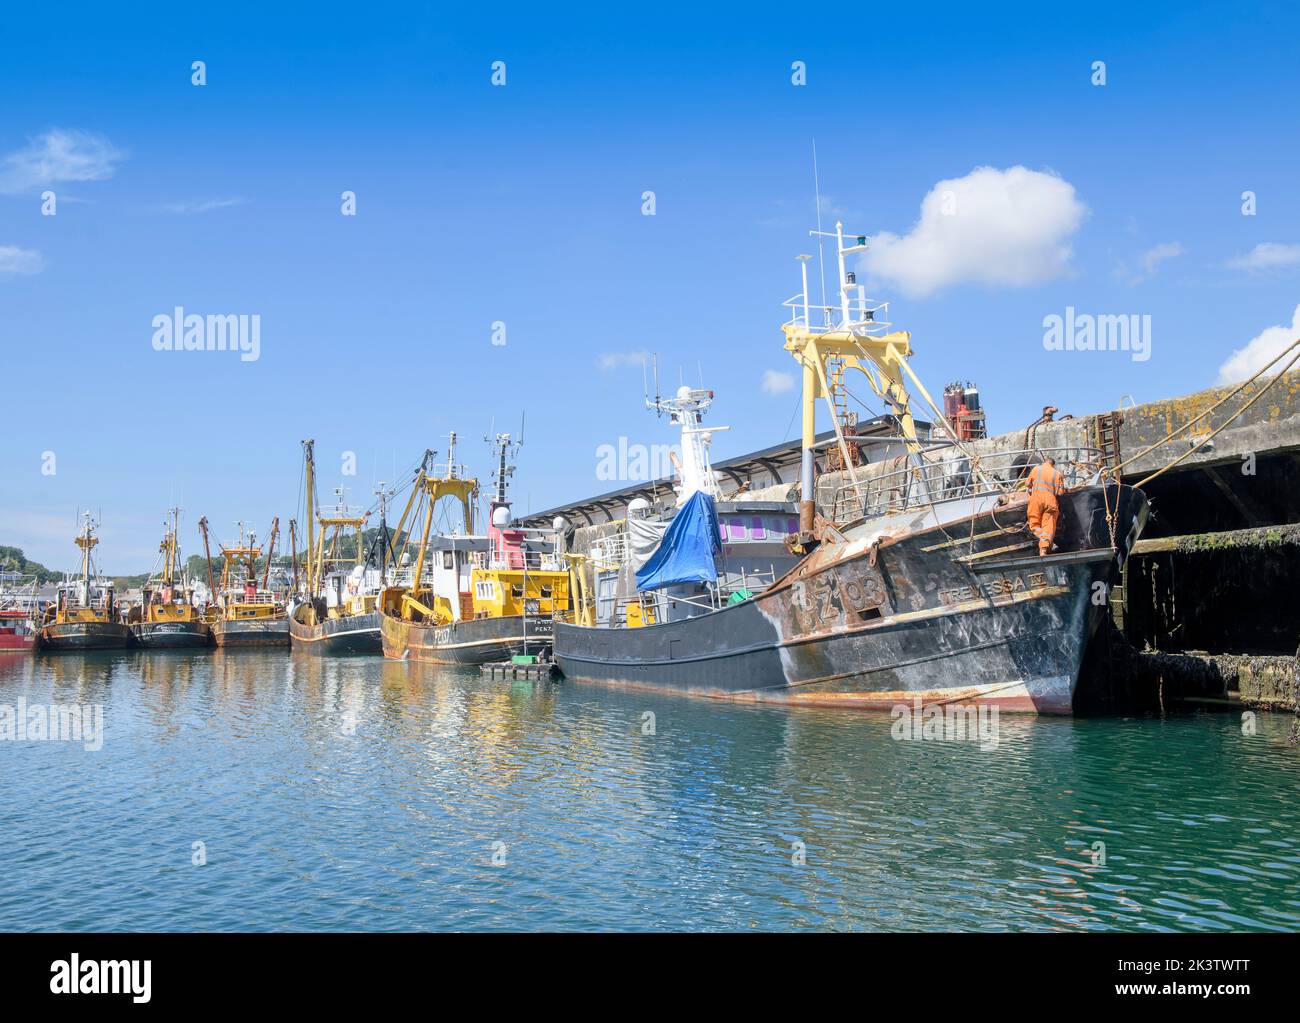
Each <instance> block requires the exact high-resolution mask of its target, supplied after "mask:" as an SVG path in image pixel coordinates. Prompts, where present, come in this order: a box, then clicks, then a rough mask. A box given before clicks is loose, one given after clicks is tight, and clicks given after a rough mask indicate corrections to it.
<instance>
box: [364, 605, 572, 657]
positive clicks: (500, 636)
mask: <svg viewBox="0 0 1300 1023" xmlns="http://www.w3.org/2000/svg"><path fill="white" fill-rule="evenodd" d="M381 628H382V632H383V640H384V656H385V657H393V658H398V659H409V660H412V661H427V662H429V663H431V664H488V663H490V662H492V661H504V660H509V659H510V658H511V657H513V656H514V655H515V654H524V653H529V654H540V653H542V652H543V651H544V650H546V649H547V648H548V647H550V645H551V640H552V637H553V629H554V623H553V622H552V621H551V619H549V618H529V619H528V636H527V642H526V643H525V639H524V621H523V618H522V617H521V616H520V615H509V616H506V617H502V618H474V619H471V620H469V621H464V622H454V623H452V624H451V625H416V624H414V623H412V622H404V621H402V620H401V619H399V618H394V617H392V616H391V615H383V616H382V623H381Z"/></svg>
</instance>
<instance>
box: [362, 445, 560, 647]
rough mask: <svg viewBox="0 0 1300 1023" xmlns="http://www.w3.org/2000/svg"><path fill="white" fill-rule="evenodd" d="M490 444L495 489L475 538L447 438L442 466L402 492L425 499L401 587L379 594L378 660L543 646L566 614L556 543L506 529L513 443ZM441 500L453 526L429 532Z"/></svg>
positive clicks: (467, 487) (469, 503)
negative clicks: (452, 512)
mask: <svg viewBox="0 0 1300 1023" xmlns="http://www.w3.org/2000/svg"><path fill="white" fill-rule="evenodd" d="M493 443H494V445H495V449H496V454H497V469H496V489H495V492H494V495H493V498H492V500H491V502H490V511H489V520H488V521H489V526H488V531H487V533H486V534H485V535H476V534H475V533H474V500H475V498H476V497H477V495H478V490H479V484H478V480H476V479H473V478H469V477H467V476H465V475H464V470H463V467H461V466H457V465H456V463H455V444H456V435H455V434H452V435H451V454H450V455H449V457H448V461H447V465H446V467H445V470H444V472H443V473H442V474H441V475H438V476H430V475H428V474H427V473H426V472H424V471H421V473H420V475H419V477H418V479H417V486H416V487H415V488H414V490H413V492H412V498H413V499H418V500H419V501H421V502H423V504H424V505H425V507H424V529H423V533H422V535H421V538H420V544H419V551H418V554H417V556H416V560H415V565H414V568H413V570H412V572H411V577H410V580H409V583H408V584H407V585H404V586H403V585H396V586H390V587H387V588H385V589H384V590H383V591H382V592H381V594H380V597H379V610H380V627H381V632H382V635H383V649H384V656H385V657H392V658H400V659H410V660H414V661H428V662H430V663H434V664H464V665H473V664H486V663H489V662H492V661H500V660H506V659H509V658H511V657H513V656H524V655H538V654H542V653H545V652H546V651H548V650H549V649H550V646H551V642H552V636H553V628H554V619H555V617H556V616H557V615H560V616H563V615H565V614H567V613H568V610H569V574H568V571H567V569H566V568H565V567H564V565H563V561H562V560H561V556H560V552H559V550H558V542H557V541H555V540H554V539H553V538H549V537H542V536H537V535H532V534H536V533H537V531H534V530H524V529H520V528H516V527H514V526H513V525H512V516H511V513H510V501H509V500H508V498H507V480H508V478H509V476H510V475H511V474H512V473H513V472H514V467H513V466H512V465H509V464H508V455H509V453H510V452H511V451H513V450H515V449H517V447H518V443H517V442H513V441H512V440H511V437H510V435H509V434H498V435H497V436H496V437H495V438H494V440H493ZM444 498H450V499H451V500H452V501H454V502H456V503H458V504H459V506H460V511H461V528H462V529H463V532H462V531H456V532H450V531H448V532H442V533H439V534H437V535H434V534H433V533H432V525H433V516H434V508H435V506H436V505H437V504H438V502H439V501H441V500H442V499H444ZM408 509H409V505H408ZM403 519H405V513H404V514H403ZM417 520H418V514H417ZM400 528H401V527H400V525H399V531H400Z"/></svg>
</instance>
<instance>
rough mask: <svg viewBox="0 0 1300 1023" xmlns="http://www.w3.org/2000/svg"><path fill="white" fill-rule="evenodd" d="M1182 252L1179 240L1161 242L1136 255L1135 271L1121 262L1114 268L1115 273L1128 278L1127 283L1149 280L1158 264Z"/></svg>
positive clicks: (1155, 271)
mask: <svg viewBox="0 0 1300 1023" xmlns="http://www.w3.org/2000/svg"><path fill="white" fill-rule="evenodd" d="M1182 254H1183V246H1182V243H1181V242H1161V243H1160V244H1159V245H1157V246H1155V247H1154V248H1150V249H1147V250H1146V252H1144V253H1142V255H1140V256H1138V260H1137V262H1138V267H1139V269H1138V270H1137V271H1136V272H1131V271H1130V270H1129V268H1128V266H1127V265H1126V264H1124V263H1121V264H1120V265H1119V267H1118V268H1116V270H1115V273H1116V275H1117V276H1119V277H1124V278H1127V279H1128V282H1129V284H1141V283H1142V282H1143V281H1146V280H1150V279H1151V278H1152V277H1154V276H1155V275H1156V274H1157V273H1158V272H1159V269H1160V264H1161V263H1163V262H1164V261H1165V260H1167V259H1173V258H1174V257H1175V256H1181V255H1182Z"/></svg>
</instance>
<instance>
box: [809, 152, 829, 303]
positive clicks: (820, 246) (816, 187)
mask: <svg viewBox="0 0 1300 1023" xmlns="http://www.w3.org/2000/svg"><path fill="white" fill-rule="evenodd" d="M812 149H813V195H814V197H815V202H816V205H817V270H818V272H819V273H820V274H821V278H822V310H823V315H824V311H825V309H826V247H825V244H824V243H823V241H822V186H821V181H820V179H819V178H818V176H817V140H816V139H815V138H814V139H813V140H812Z"/></svg>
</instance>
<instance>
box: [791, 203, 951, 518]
mask: <svg viewBox="0 0 1300 1023" xmlns="http://www.w3.org/2000/svg"><path fill="white" fill-rule="evenodd" d="M810 233H811V234H813V235H817V236H822V237H828V238H834V239H835V243H836V250H837V253H838V257H839V281H840V288H839V298H840V304H839V316H838V319H837V318H836V317H835V315H834V308H833V307H832V306H824V307H823V313H824V322H823V324H822V325H821V326H816V325H814V324H813V322H812V319H811V317H810V312H809V302H808V261H809V260H810V259H811V258H812V257H811V256H799V257H798V259H799V262H800V264H801V265H802V273H803V291H802V293H801V294H799V295H796V296H795V297H794V298H792V299H789V300H787V301H786V303H785V304H786V305H787V306H789V307H791V308H792V309H793V310H794V315H793V316H792V317H791V318H790V320H789V321H787V322H786V323H785V324H784V325H783V326H782V328H781V329H782V332H783V333H784V334H785V349H786V351H788V352H789V353H790V354H791V355H792V356H793V357H794V360H795V361H796V362H797V363H799V366H800V369H801V370H802V377H803V381H802V382H803V405H802V410H803V461H802V466H801V474H800V484H801V491H800V495H799V532H800V533H801V534H810V533H811V532H812V530H813V519H814V509H815V507H816V495H815V494H814V492H813V487H814V482H815V481H814V479H813V462H814V458H815V450H816V444H817V399H819V398H822V399H825V401H826V405H827V407H828V408H829V409H830V414H831V421H832V423H833V424H834V427H835V441H836V444H837V445H838V447H839V451H840V455H841V457H842V459H843V464H844V467H845V469H846V470H847V471H848V473H849V474H850V477H851V478H852V479H853V481H854V484H855V485H856V484H857V477H856V473H855V472H854V468H853V467H854V463H855V459H854V458H853V457H852V453H851V452H850V450H849V446H848V441H847V440H846V439H845V431H844V423H843V419H844V409H845V408H846V397H847V394H846V392H847V388H846V386H845V383H844V372H845V370H849V369H853V370H858V371H859V372H861V373H862V375H863V376H865V377H866V379H867V383H868V385H869V386H870V388H871V390H872V392H873V393H874V394H875V395H876V396H877V397H879V398H880V399H881V400H883V401H884V402H885V405H886V406H887V408H888V410H889V412H890V413H891V414H892V415H893V416H894V418H895V419H896V420H897V421H898V426H899V432H900V434H901V436H902V440H903V444H904V446H905V447H906V449H907V452H908V457H909V458H910V459H911V460H913V462H914V463H915V464H917V465H918V466H920V465H921V464H923V462H922V457H923V456H922V452H923V447H922V445H921V442H920V438H919V437H918V436H917V432H916V420H915V417H914V416H913V415H912V404H911V398H910V396H909V395H908V391H907V385H906V382H908V381H910V383H911V384H912V386H913V387H915V388H916V390H917V392H918V393H919V394H920V395H921V396H922V397H923V398H924V399H925V401H926V403H927V404H928V405H929V407H930V408H931V409H932V410H933V412H934V415H935V419H934V421H935V423H937V424H939V425H940V426H942V427H943V428H944V429H945V430H946V431H947V432H948V434H949V435H950V437H951V438H952V440H953V441H954V442H958V438H957V436H956V434H955V433H954V432H953V431H952V428H951V427H950V426H949V424H948V420H947V418H946V417H945V416H944V415H943V413H942V412H941V411H940V410H939V408H938V406H936V405H935V403H934V400H933V399H932V398H931V397H930V395H929V393H928V392H927V391H926V389H925V385H924V384H922V383H921V381H920V380H919V379H918V378H917V376H916V374H915V373H914V372H913V371H912V367H911V366H910V365H909V364H908V359H909V358H910V357H911V355H912V345H911V337H912V335H911V334H910V333H909V332H908V331H905V330H890V329H889V328H890V326H891V324H889V323H887V322H885V321H883V320H880V319H877V314H878V313H881V312H885V311H887V309H888V305H887V304H885V303H881V304H876V305H872V304H870V303H869V302H868V301H867V299H866V297H865V291H864V288H863V286H862V285H860V284H858V283H857V279H856V276H855V275H854V274H853V273H852V272H850V271H848V270H847V269H846V268H845V265H844V257H845V256H849V255H853V254H855V253H859V252H865V251H866V250H867V238H866V235H857V236H851V238H850V242H851V243H850V244H849V245H845V244H844V242H845V236H844V225H843V224H841V223H836V225H835V231H834V233H830V232H822V231H813V232H810ZM958 443H959V442H958ZM959 446H960V444H959ZM920 482H921V483H922V485H924V480H923V479H921V481H920Z"/></svg>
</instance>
